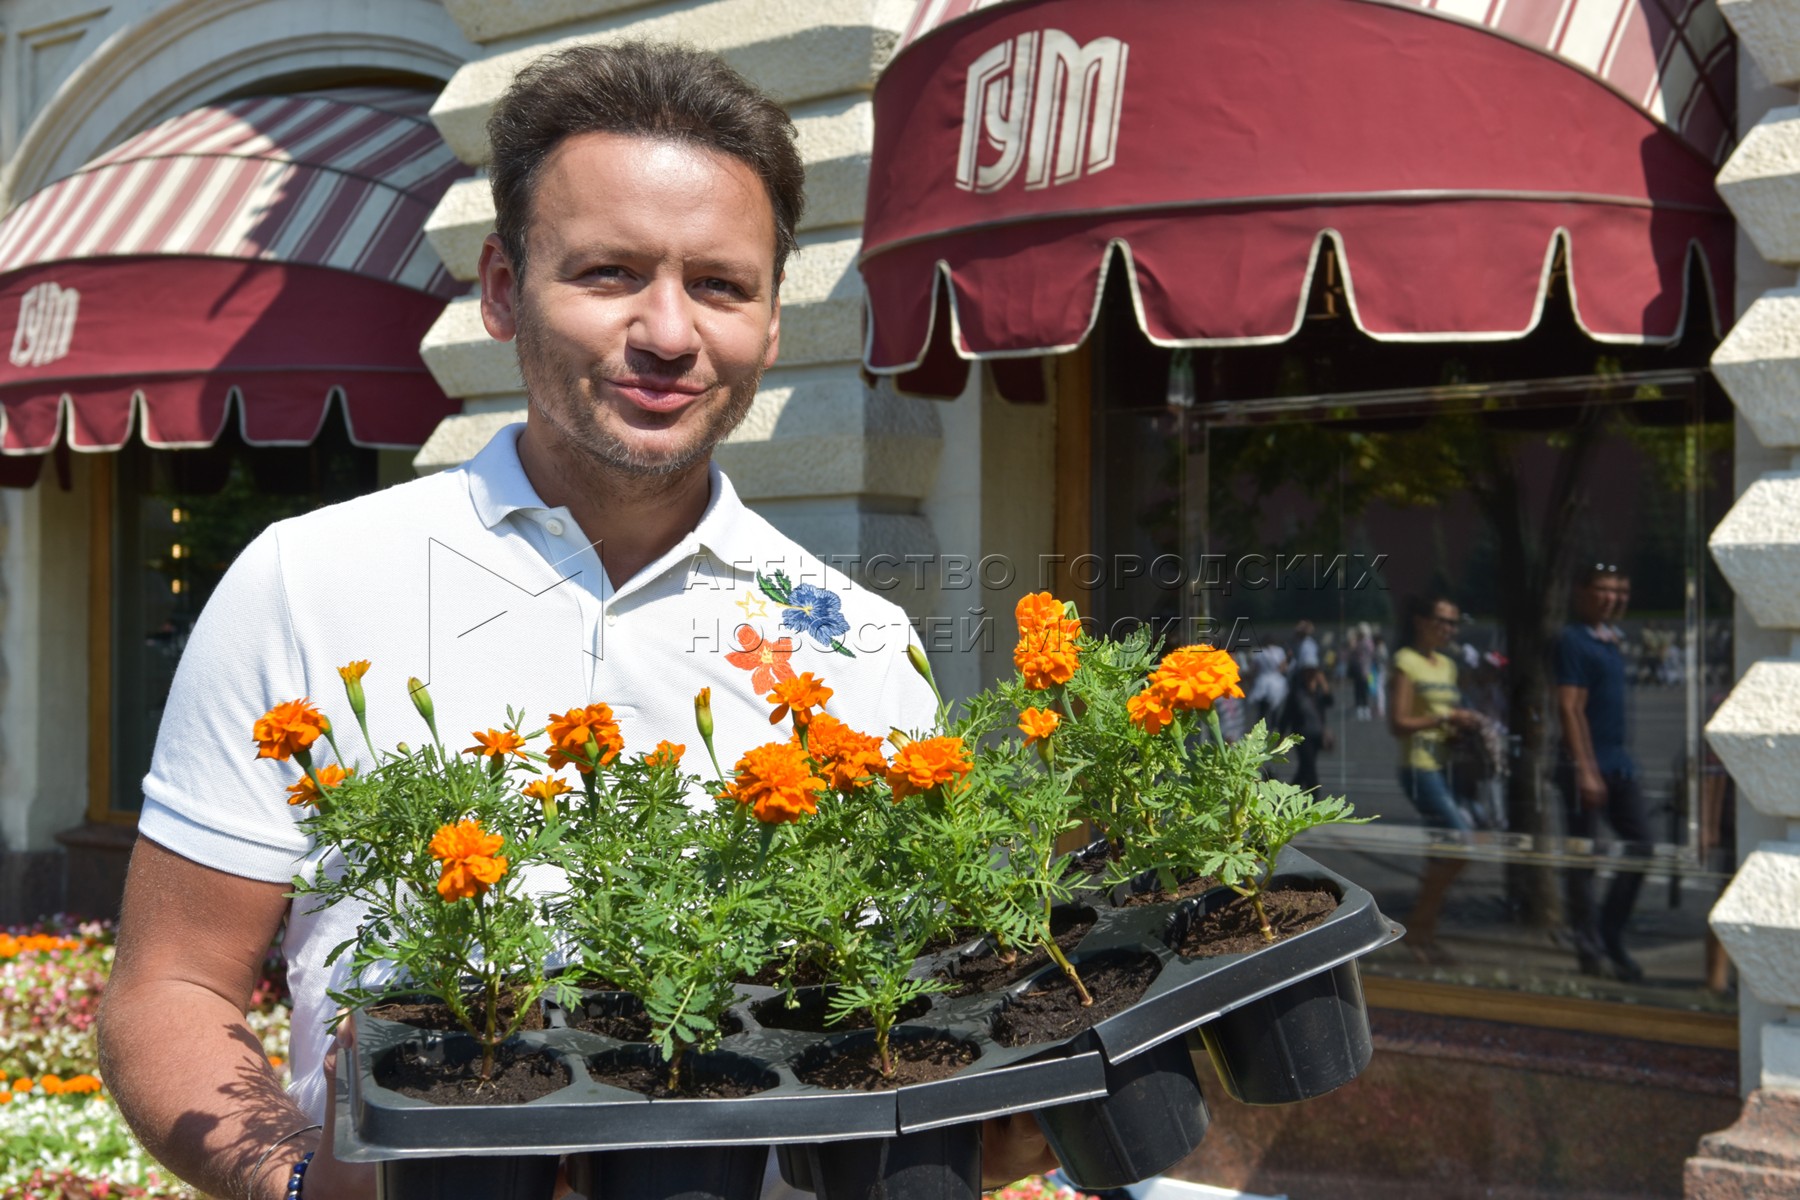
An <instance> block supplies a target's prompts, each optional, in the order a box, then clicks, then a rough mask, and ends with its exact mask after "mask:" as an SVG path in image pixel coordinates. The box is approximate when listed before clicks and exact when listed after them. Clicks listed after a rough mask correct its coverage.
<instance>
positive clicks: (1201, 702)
mask: <svg viewBox="0 0 1800 1200" xmlns="http://www.w3.org/2000/svg"><path fill="white" fill-rule="evenodd" d="M1238 682H1239V677H1238V665H1237V661H1236V660H1235V659H1233V658H1232V657H1231V655H1230V654H1228V653H1227V652H1225V651H1224V650H1214V649H1213V648H1212V647H1211V646H1208V645H1206V644H1204V643H1202V644H1200V645H1198V646H1183V647H1181V648H1180V649H1179V650H1174V651H1171V652H1170V653H1169V656H1168V657H1167V658H1165V659H1163V660H1162V664H1161V665H1160V666H1158V667H1157V668H1156V670H1155V671H1154V672H1152V673H1151V676H1150V685H1151V686H1152V687H1154V688H1155V689H1156V690H1157V691H1158V692H1160V693H1161V694H1162V695H1163V696H1165V697H1167V698H1168V701H1169V703H1171V704H1173V705H1174V706H1175V707H1176V708H1188V709H1195V708H1197V709H1208V708H1211V707H1212V706H1213V702H1214V701H1215V700H1218V699H1219V698H1220V697H1222V696H1236V697H1239V698H1240V699H1241V698H1242V697H1243V695H1244V689H1243V688H1241V687H1239V686H1238Z"/></svg>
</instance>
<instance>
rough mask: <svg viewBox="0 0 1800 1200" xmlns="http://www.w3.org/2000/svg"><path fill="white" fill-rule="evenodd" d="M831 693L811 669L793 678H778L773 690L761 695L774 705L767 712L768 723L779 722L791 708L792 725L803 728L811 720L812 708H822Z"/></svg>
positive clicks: (774, 723)
mask: <svg viewBox="0 0 1800 1200" xmlns="http://www.w3.org/2000/svg"><path fill="white" fill-rule="evenodd" d="M831 695H832V692H831V689H830V688H828V687H826V686H825V684H824V682H823V681H822V680H818V679H815V678H813V673H812V672H811V671H802V672H801V673H800V674H799V675H797V676H795V677H794V678H793V679H783V680H780V681H778V682H777V683H776V684H775V690H774V691H772V692H770V693H769V694H768V695H767V696H765V697H763V699H765V700H767V701H768V702H769V703H770V704H773V705H774V706H775V711H774V712H772V713H770V714H769V724H771V725H777V724H780V722H781V719H782V718H783V717H785V716H787V715H788V710H789V709H792V710H793V713H794V727H795V728H796V729H804V728H805V727H806V725H807V722H809V721H811V720H812V715H813V714H812V710H813V709H815V708H819V709H822V708H824V707H825V702H826V701H827V700H829V699H831Z"/></svg>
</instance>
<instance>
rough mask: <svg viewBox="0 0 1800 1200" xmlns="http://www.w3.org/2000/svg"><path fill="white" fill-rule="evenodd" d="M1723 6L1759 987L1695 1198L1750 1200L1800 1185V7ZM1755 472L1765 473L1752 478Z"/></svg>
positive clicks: (1726, 916) (1747, 888)
mask: <svg viewBox="0 0 1800 1200" xmlns="http://www.w3.org/2000/svg"><path fill="white" fill-rule="evenodd" d="M1720 8H1721V10H1722V11H1723V12H1724V14H1725V16H1726V19H1727V20H1729V21H1730V22H1731V24H1732V26H1733V28H1734V29H1735V30H1736V32H1737V34H1738V37H1739V39H1740V45H1741V47H1742V49H1743V51H1744V52H1745V61H1744V63H1743V66H1744V75H1745V77H1746V80H1747V85H1746V87H1745V88H1743V89H1741V92H1740V101H1741V103H1740V132H1741V134H1742V137H1741V141H1740V143H1739V145H1738V148H1737V150H1736V151H1735V152H1734V153H1733V155H1732V157H1731V159H1730V160H1729V161H1728V162H1727V163H1726V164H1725V166H1724V168H1723V170H1722V171H1721V172H1720V173H1719V177H1718V186H1719V191H1720V194H1721V195H1722V196H1723V197H1724V198H1725V201H1726V203H1727V204H1729V205H1730V206H1731V209H1732V212H1733V213H1734V214H1735V215H1736V217H1737V219H1738V221H1739V224H1740V227H1741V229H1742V230H1743V233H1744V235H1745V239H1747V241H1748V245H1745V244H1744V241H1743V240H1740V250H1739V271H1740V274H1741V275H1742V276H1744V277H1745V278H1746V279H1748V280H1755V281H1758V282H1761V283H1763V284H1765V285H1766V286H1765V289H1764V290H1763V291H1762V292H1761V294H1760V295H1755V296H1754V297H1751V296H1745V295H1743V294H1741V293H1742V289H1740V296H1739V307H1740V308H1741V309H1742V310H1743V315H1742V318H1741V319H1740V320H1739V321H1738V323H1737V324H1736V326H1735V327H1734V328H1733V329H1732V331H1731V333H1730V334H1729V336H1727V338H1726V339H1725V341H1724V342H1723V343H1722V344H1721V345H1720V347H1719V349H1718V351H1717V353H1716V355H1715V357H1714V360H1713V367H1714V372H1715V374H1716V375H1717V377H1718V379H1719V381H1720V383H1721V384H1722V385H1723V386H1724V388H1725V390H1726V391H1727V392H1728V393H1729V394H1730V396H1731V399H1732V402H1733V403H1734V404H1735V405H1736V406H1737V409H1738V413H1739V415H1740V417H1741V418H1742V420H1741V421H1740V422H1739V443H1738V444H1739V450H1738V459H1739V465H1740V470H1739V472H1738V481H1739V492H1740V495H1739V497H1738V500H1737V503H1736V504H1735V505H1734V506H1733V508H1732V510H1731V512H1730V513H1729V514H1727V516H1726V517H1725V519H1724V520H1723V521H1721V522H1720V524H1719V526H1718V528H1717V529H1716V530H1714V532H1713V535H1712V539H1711V542H1712V550H1713V556H1714V558H1715V559H1716V560H1717V562H1718V564H1719V568H1720V570H1722V571H1723V572H1724V573H1725V575H1726V578H1728V579H1729V580H1730V581H1731V584H1732V587H1733V588H1734V589H1735V590H1736V592H1737V595H1738V599H1739V601H1740V607H1739V610H1738V611H1739V614H1740V619H1739V621H1738V632H1739V637H1738V641H1739V644H1740V646H1741V647H1744V648H1746V649H1748V648H1749V647H1756V648H1757V649H1758V650H1759V651H1760V653H1758V654H1757V657H1758V658H1759V659H1760V661H1756V662H1754V663H1753V664H1750V665H1749V666H1748V669H1747V670H1744V671H1743V672H1742V676H1741V678H1740V679H1739V681H1738V684H1737V686H1736V688H1735V689H1733V691H1732V693H1731V695H1730V697H1729V698H1728V699H1727V700H1726V702H1725V703H1724V704H1723V705H1722V706H1720V708H1719V711H1718V712H1717V714H1715V716H1714V718H1713V719H1712V721H1711V722H1710V723H1709V724H1708V726H1707V731H1706V732H1707V737H1708V740H1709V741H1710V743H1711V744H1712V746H1713V748H1714V749H1715V750H1716V751H1717V753H1718V755H1719V757H1720V758H1721V759H1722V760H1723V761H1724V763H1725V765H1726V767H1727V768H1728V769H1729V770H1730V771H1731V774H1732V777H1733V778H1734V779H1736V780H1737V782H1738V785H1739V806H1740V811H1741V812H1742V817H1743V819H1741V820H1740V833H1739V840H1740V844H1741V845H1742V846H1744V847H1745V848H1749V852H1748V854H1747V855H1746V856H1745V857H1744V859H1743V862H1742V863H1741V865H1740V866H1739V869H1738V872H1737V875H1736V876H1735V877H1734V878H1733V880H1732V882H1731V885H1730V887H1728V888H1727V889H1726V891H1725V894H1724V895H1723V896H1721V897H1720V899H1719V902H1718V904H1717V905H1716V906H1715V907H1714V909H1713V911H1712V915H1711V918H1710V920H1711V924H1712V927H1713V930H1714V932H1715V933H1717V934H1718V937H1719V940H1720V941H1721V942H1722V943H1723V944H1724V946H1725V948H1726V950H1727V952H1728V953H1729V954H1730V955H1731V958H1732V960H1733V962H1734V963H1735V964H1736V965H1737V968H1738V973H1739V978H1740V979H1741V981H1742V984H1743V987H1744V989H1745V990H1746V992H1747V993H1748V995H1747V996H1746V997H1745V999H1744V1003H1743V1004H1742V1007H1741V1016H1740V1029H1741V1044H1742V1049H1743V1053H1742V1058H1743V1061H1744V1063H1745V1066H1746V1068H1747V1069H1746V1070H1745V1071H1744V1072H1743V1079H1744V1083H1745V1086H1746V1088H1748V1089H1751V1090H1750V1096H1749V1099H1748V1101H1747V1103H1746V1105H1745V1108H1744V1111H1743V1114H1742V1115H1741V1117H1740V1118H1739V1120H1738V1123H1737V1124H1735V1125H1733V1126H1732V1127H1731V1128H1729V1129H1727V1130H1724V1131H1722V1132H1720V1133H1715V1134H1711V1135H1709V1136H1707V1137H1706V1138H1704V1139H1702V1140H1701V1143H1700V1146H1699V1149H1698V1152H1697V1153H1696V1154H1695V1156H1694V1157H1693V1158H1691V1159H1689V1160H1688V1163H1687V1169H1686V1172H1685V1179H1684V1184H1685V1189H1686V1195H1687V1196H1689V1197H1690V1198H1693V1200H1700V1198H1707V1200H1712V1198H1719V1200H1725V1198H1743V1200H1751V1198H1761V1197H1775V1196H1792V1195H1794V1194H1795V1193H1796V1191H1797V1190H1800V1029H1796V1028H1794V1027H1792V1026H1790V1025H1789V1024H1788V1022H1787V1021H1786V1020H1784V1019H1783V1016H1784V1014H1786V1013H1790V1012H1792V1011H1793V1010H1794V1009H1795V1008H1800V928H1797V927H1796V926H1795V923H1794V914H1795V913H1800V826H1796V825H1795V824H1793V822H1794V821H1795V820H1796V819H1800V790H1797V789H1796V786H1795V783H1794V780H1795V778H1796V774H1795V772H1794V770H1793V769H1792V766H1793V764H1792V763H1791V762H1790V759H1791V758H1792V757H1793V755H1794V746H1795V744H1796V737H1797V736H1800V660H1797V659H1795V658H1793V657H1790V655H1791V654H1792V653H1793V644H1792V638H1793V636H1794V634H1795V633H1796V632H1800V607H1797V606H1796V604H1795V601H1794V594H1795V590H1796V589H1795V587H1794V585H1795V584H1796V583H1800V567H1797V566H1796V563H1797V562H1800V535H1797V532H1796V531H1797V530H1800V527H1797V526H1796V525H1795V519H1794V515H1793V514H1794V512H1795V501H1796V500H1797V499H1800V495H1796V487H1797V485H1800V476H1797V475H1795V474H1794V473H1793V472H1792V471H1791V470H1780V469H1776V470H1768V469H1767V467H1768V466H1771V465H1774V466H1778V467H1779V466H1795V465H1800V460H1796V459H1795V457H1794V456H1795V454H1796V451H1800V416H1797V415H1796V414H1800V375H1796V374H1795V370H1794V363H1795V362H1796V361H1797V360H1800V307H1797V306H1796V296H1797V295H1800V293H1797V292H1796V290H1795V289H1794V288H1793V287H1792V286H1791V285H1792V284H1793V282H1794V275H1793V271H1794V268H1796V267H1800V236H1797V235H1796V229H1797V228H1800V227H1797V226H1796V224H1795V213H1796V212H1797V211H1800V209H1797V208H1796V205H1795V203H1794V199H1795V196H1796V194H1797V192H1800V108H1796V107H1794V106H1793V92H1792V91H1791V90H1789V89H1792V88H1793V87H1794V86H1795V85H1796V84H1797V83H1800V5H1795V4H1794V3H1792V2H1791V0H1722V3H1721V5H1720ZM1759 73H1760V78H1759V77H1758V76H1759ZM1745 301H1748V303H1747V304H1746V303H1745ZM1746 430H1747V431H1748V432H1749V433H1751V434H1753V435H1754V441H1752V440H1751V439H1750V438H1747V437H1744V436H1743V435H1744V433H1745V431H1746ZM1783 459H1786V461H1785V462H1784V461H1783ZM1751 463H1756V464H1758V465H1759V466H1760V467H1761V468H1762V470H1761V474H1760V477H1757V478H1747V477H1746V476H1747V475H1748V471H1747V470H1746V469H1745V468H1746V467H1747V466H1748V465H1749V464H1751ZM1742 657H1744V656H1743V655H1740V659H1741V658H1742ZM1759 831H1760V832H1761V833H1762V834H1763V836H1762V838H1761V840H1759V839H1758V836H1757V834H1758V832H1759ZM1784 835H1785V836H1784ZM1750 847H1754V848H1750Z"/></svg>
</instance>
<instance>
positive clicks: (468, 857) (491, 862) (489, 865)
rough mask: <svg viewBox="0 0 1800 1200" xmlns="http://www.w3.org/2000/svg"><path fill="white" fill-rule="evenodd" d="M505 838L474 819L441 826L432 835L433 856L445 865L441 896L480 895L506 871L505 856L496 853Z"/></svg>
mask: <svg viewBox="0 0 1800 1200" xmlns="http://www.w3.org/2000/svg"><path fill="white" fill-rule="evenodd" d="M505 840H506V839H505V838H503V837H501V836H500V835H499V834H497V833H484V832H483V831H482V828H481V825H480V824H479V823H478V822H475V821H458V822H457V823H456V824H454V825H441V826H439V827H438V831H437V832H436V833H435V834H433V835H432V838H431V856H432V857H433V858H436V859H439V860H441V861H442V862H443V864H444V871H443V874H442V875H441V876H439V877H438V885H437V890H438V895H440V896H442V897H443V898H444V899H445V900H447V901H456V900H466V899H468V898H470V897H472V896H479V895H481V894H482V893H483V892H485V891H487V890H488V889H489V888H490V887H492V886H493V885H494V884H496V883H498V882H500V877H501V876H502V875H504V874H506V857H505V855H500V854H495V853H494V851H496V850H498V849H500V846H501V843H503V842H504V841H505Z"/></svg>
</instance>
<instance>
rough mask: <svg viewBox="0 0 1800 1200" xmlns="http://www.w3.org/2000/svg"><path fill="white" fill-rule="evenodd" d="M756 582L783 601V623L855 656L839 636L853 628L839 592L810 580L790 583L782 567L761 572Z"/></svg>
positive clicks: (826, 647)
mask: <svg viewBox="0 0 1800 1200" xmlns="http://www.w3.org/2000/svg"><path fill="white" fill-rule="evenodd" d="M756 586H757V587H758V588H759V589H761V591H762V593H763V595H765V596H767V597H768V598H769V599H771V600H773V601H774V602H775V603H777V604H779V605H781V607H782V609H783V610H784V611H783V612H782V614H781V627H782V628H783V629H789V630H792V631H793V632H795V633H801V634H805V635H806V636H807V637H810V638H811V639H812V640H813V642H814V643H815V644H816V645H817V646H818V647H819V649H821V650H830V651H832V652H834V653H837V654H842V655H843V656H844V657H845V658H855V657H856V655H855V654H853V653H852V652H851V650H850V648H849V647H848V646H846V645H844V643H843V642H841V641H839V640H838V639H839V638H841V637H842V636H843V635H844V634H846V633H849V632H850V619H849V618H848V617H846V616H845V615H844V602H843V601H842V600H840V599H839V598H838V596H837V593H835V592H831V591H827V590H826V589H825V588H821V587H814V586H813V585H812V584H810V583H789V582H788V577H787V576H786V575H785V574H783V573H782V572H780V571H777V572H775V573H774V574H773V575H764V574H762V573H761V572H758V573H757V576H756Z"/></svg>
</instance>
